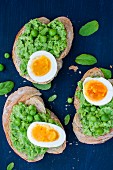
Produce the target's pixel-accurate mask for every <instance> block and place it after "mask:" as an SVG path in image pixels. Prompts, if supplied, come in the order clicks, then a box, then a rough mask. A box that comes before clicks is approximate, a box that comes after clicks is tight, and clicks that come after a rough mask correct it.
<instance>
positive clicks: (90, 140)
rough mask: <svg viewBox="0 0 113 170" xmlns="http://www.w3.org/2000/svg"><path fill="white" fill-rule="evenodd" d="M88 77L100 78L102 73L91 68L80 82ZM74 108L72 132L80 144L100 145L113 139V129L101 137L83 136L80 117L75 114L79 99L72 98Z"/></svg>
mask: <svg viewBox="0 0 113 170" xmlns="http://www.w3.org/2000/svg"><path fill="white" fill-rule="evenodd" d="M89 76H101V77H104V75H103V73H102V71H101V70H100V69H99V68H96V67H95V68H93V69H90V70H88V71H87V72H86V73H85V74H84V76H83V77H82V79H81V80H82V81H84V80H85V78H87V77H89ZM77 90H79V87H77V88H76V91H77ZM74 106H75V109H76V114H75V116H74V119H73V124H72V125H73V131H74V133H75V135H76V136H77V138H78V140H79V141H80V142H82V143H86V144H101V143H104V142H106V141H107V140H109V139H110V138H112V137H113V129H111V131H110V132H109V133H108V134H105V135H103V136H99V137H97V138H95V137H93V136H87V135H85V134H83V131H82V125H81V123H80V115H79V114H78V113H77V111H78V109H79V107H80V102H79V99H78V98H77V97H76V96H74Z"/></svg>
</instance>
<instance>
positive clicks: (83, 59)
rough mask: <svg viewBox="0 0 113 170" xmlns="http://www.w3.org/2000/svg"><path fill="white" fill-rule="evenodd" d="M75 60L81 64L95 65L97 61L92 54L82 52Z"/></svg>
mask: <svg viewBox="0 0 113 170" xmlns="http://www.w3.org/2000/svg"><path fill="white" fill-rule="evenodd" d="M75 62H76V63H77V64H81V65H93V64H95V63H97V59H96V58H95V57H94V56H92V55H91V54H81V55H79V56H77V57H76V59H75Z"/></svg>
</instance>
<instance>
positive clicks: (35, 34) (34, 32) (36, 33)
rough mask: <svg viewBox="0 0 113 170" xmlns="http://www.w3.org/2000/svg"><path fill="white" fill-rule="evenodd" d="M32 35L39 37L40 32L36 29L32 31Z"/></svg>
mask: <svg viewBox="0 0 113 170" xmlns="http://www.w3.org/2000/svg"><path fill="white" fill-rule="evenodd" d="M31 35H32V36H33V37H37V35H38V31H37V30H35V29H33V30H32V31H31Z"/></svg>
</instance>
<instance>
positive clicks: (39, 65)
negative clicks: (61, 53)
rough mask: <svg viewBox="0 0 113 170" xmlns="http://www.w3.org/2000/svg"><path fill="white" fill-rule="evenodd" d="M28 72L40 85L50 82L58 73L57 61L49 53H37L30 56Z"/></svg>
mask: <svg viewBox="0 0 113 170" xmlns="http://www.w3.org/2000/svg"><path fill="white" fill-rule="evenodd" d="M27 71H28V74H29V76H30V77H31V78H32V79H33V80H34V81H36V82H38V83H43V82H46V81H49V80H51V79H53V78H54V77H55V75H56V72H57V62H56V59H55V57H54V56H53V55H52V54H51V53H49V52H47V51H37V52H35V53H33V54H32V55H31V56H30V60H29V61H28V64H27Z"/></svg>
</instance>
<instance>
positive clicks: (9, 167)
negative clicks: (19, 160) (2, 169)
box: [7, 162, 14, 170]
mask: <svg viewBox="0 0 113 170" xmlns="http://www.w3.org/2000/svg"><path fill="white" fill-rule="evenodd" d="M13 168H14V163H13V162H11V163H10V164H9V165H8V166H7V170H13Z"/></svg>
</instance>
